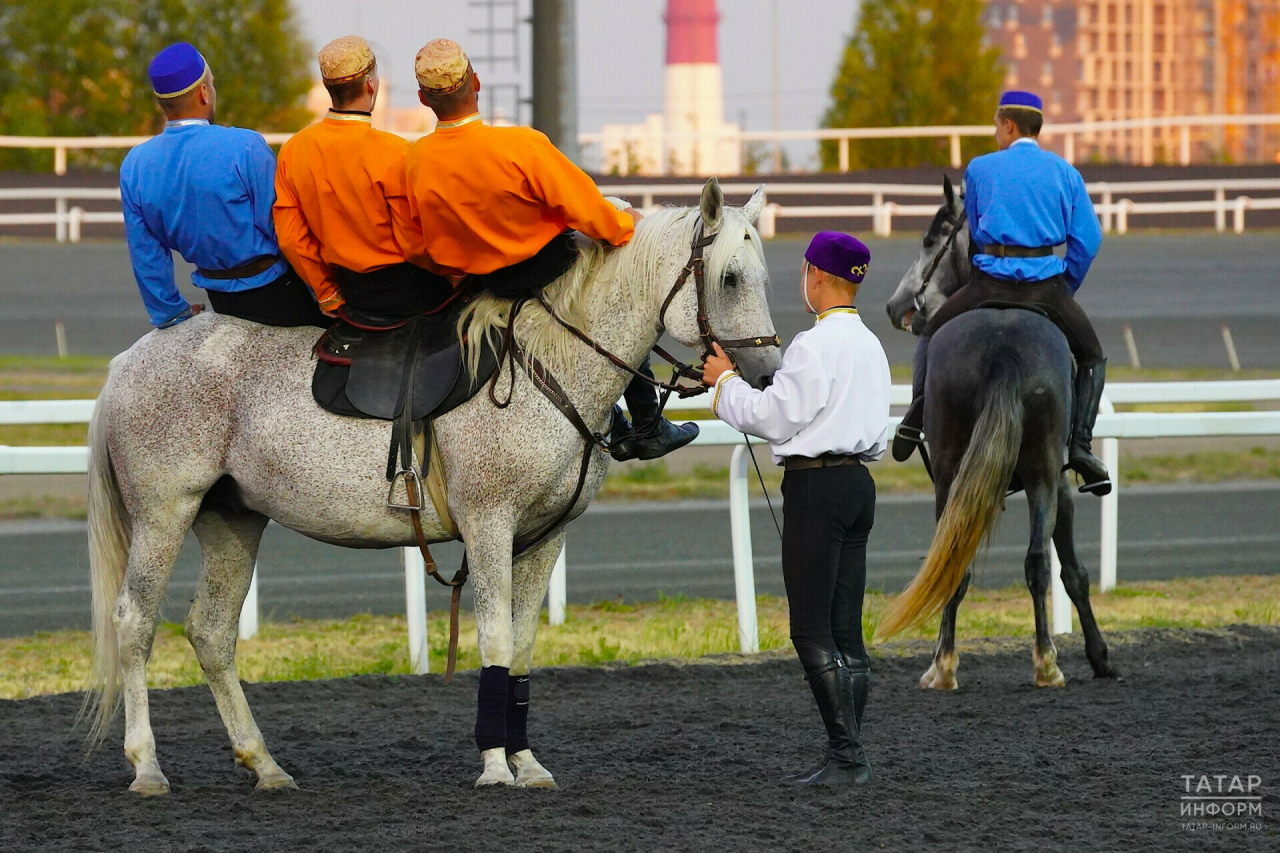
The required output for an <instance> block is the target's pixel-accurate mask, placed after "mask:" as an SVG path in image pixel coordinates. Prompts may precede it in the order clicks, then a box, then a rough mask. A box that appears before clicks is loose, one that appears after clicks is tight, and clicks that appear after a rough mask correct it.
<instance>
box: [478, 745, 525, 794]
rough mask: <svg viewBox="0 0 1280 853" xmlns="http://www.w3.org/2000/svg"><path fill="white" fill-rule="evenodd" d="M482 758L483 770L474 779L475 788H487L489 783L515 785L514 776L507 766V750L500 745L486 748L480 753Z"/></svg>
mask: <svg viewBox="0 0 1280 853" xmlns="http://www.w3.org/2000/svg"><path fill="white" fill-rule="evenodd" d="M480 757H481V758H483V759H484V772H483V773H481V774H480V778H479V779H477V780H476V785H475V786H476V787H477V788H488V787H489V786H490V785H515V783H516V777H515V776H513V775H512V774H511V769H510V768H509V767H507V751H506V750H505V749H503V748H502V747H497V748H496V749H486V750H485V751H484V752H482V753H480Z"/></svg>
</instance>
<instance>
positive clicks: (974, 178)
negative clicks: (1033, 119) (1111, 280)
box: [964, 138, 1102, 293]
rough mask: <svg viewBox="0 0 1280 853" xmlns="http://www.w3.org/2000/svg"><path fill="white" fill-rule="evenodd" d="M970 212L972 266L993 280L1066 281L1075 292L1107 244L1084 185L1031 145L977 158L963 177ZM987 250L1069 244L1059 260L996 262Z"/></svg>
mask: <svg viewBox="0 0 1280 853" xmlns="http://www.w3.org/2000/svg"><path fill="white" fill-rule="evenodd" d="M964 182H965V192H964V209H965V211H966V212H967V213H968V214H969V233H970V235H971V236H972V238H973V241H974V243H975V244H977V246H978V252H979V254H977V255H975V256H974V258H973V263H974V266H976V267H977V268H978V269H980V270H982V271H983V272H985V273H986V274H987V275H990V276H992V277H994V278H1004V279H1013V280H1015V281H1043V280H1044V279H1046V278H1053V277H1054V276H1055V275H1062V276H1063V278H1065V279H1066V282H1067V286H1068V287H1070V288H1071V292H1072V293H1075V292H1076V291H1077V290H1079V289H1080V285H1081V284H1082V283H1084V277H1085V273H1087V272H1088V271H1089V265H1090V264H1092V263H1093V259H1094V258H1095V257H1097V254H1098V247H1099V246H1101V245H1102V227H1101V226H1100V225H1099V224H1098V215H1097V214H1096V213H1094V210H1093V202H1092V201H1090V200H1089V193H1088V191H1086V190H1085V187H1084V178H1082V177H1081V176H1080V172H1079V171H1077V170H1076V168H1075V167H1074V166H1072V165H1071V164H1070V163H1068V162H1067V161H1066V160H1063V159H1062V158H1061V157H1059V156H1058V155H1057V154H1053V153H1051V152H1049V151H1043V150H1041V148H1040V146H1039V145H1038V144H1037V143H1036V142H1035V140H1033V139H1026V138H1024V139H1019V140H1017V141H1016V142H1014V143H1013V144H1012V145H1010V146H1009V147H1008V148H1007V149H1006V150H1004V151H997V152H995V153H994V154H984V155H982V156H981V157H975V158H974V159H973V160H972V161H971V162H970V163H969V168H968V169H966V170H965V174H964ZM989 243H998V244H1001V245H1005V246H1026V247H1028V248H1033V249H1034V248H1039V247H1042V246H1057V245H1060V244H1062V243H1066V244H1067V255H1066V257H1065V258H1059V257H1057V256H1056V255H1049V256H1047V257H1043V258H997V257H995V256H994V255H985V254H981V247H982V246H983V245H986V244H989Z"/></svg>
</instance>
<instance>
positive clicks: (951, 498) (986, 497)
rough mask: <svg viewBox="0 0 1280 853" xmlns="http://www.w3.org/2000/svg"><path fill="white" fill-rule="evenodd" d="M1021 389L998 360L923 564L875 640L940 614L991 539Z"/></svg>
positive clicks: (1012, 371)
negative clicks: (983, 544)
mask: <svg viewBox="0 0 1280 853" xmlns="http://www.w3.org/2000/svg"><path fill="white" fill-rule="evenodd" d="M1021 385H1022V378H1021V371H1020V369H1019V366H1018V363H1017V361H1016V360H1014V359H1007V360H1006V359H1004V358H1001V359H999V360H998V361H997V362H996V364H995V367H994V368H993V370H992V372H991V379H990V382H989V383H988V385H987V388H986V393H985V395H984V400H983V404H982V410H981V412H980V413H979V415H978V422H977V423H976V424H975V425H974V428H973V435H972V437H970V439H969V446H968V448H967V449H966V450H965V452H964V458H963V459H961V460H960V469H959V471H958V472H957V473H956V477H955V480H954V481H952V483H951V491H950V494H949V495H948V496H947V505H946V508H945V509H943V511H942V518H940V519H939V520H938V529H937V531H936V532H935V533H934V535H933V543H932V544H931V545H930V546H929V553H928V554H927V555H926V556H925V558H924V565H922V566H921V567H920V571H919V572H918V573H916V576H915V578H914V579H913V580H912V581H911V583H910V585H908V586H907V588H906V589H905V590H903V592H902V594H901V595H900V596H898V598H897V599H895V600H894V602H893V603H892V604H891V605H890V606H889V609H888V611H886V612H885V614H884V617H883V618H882V619H881V620H880V625H879V627H878V628H877V631H876V633H877V634H878V635H879V636H880V637H881V638H885V637H890V636H893V635H894V634H897V633H898V632H900V631H904V630H906V629H908V628H913V627H915V626H917V625H920V624H921V623H923V622H924V621H926V620H927V619H929V618H930V617H932V616H933V615H934V614H936V613H937V612H938V611H940V610H942V608H943V607H944V606H946V604H947V602H948V601H950V600H951V596H953V595H954V594H955V591H956V590H957V589H958V588H959V587H960V582H961V581H962V580H963V579H964V573H965V570H966V569H967V568H968V566H969V563H970V562H972V561H973V557H974V555H975V554H976V553H977V551H978V547H979V545H981V544H982V542H983V540H984V539H986V538H987V537H989V536H990V535H991V532H992V529H993V527H994V526H995V521H996V518H997V516H998V515H999V513H1000V510H1001V507H1002V506H1003V505H1004V495H1005V491H1006V489H1007V488H1008V486H1009V478H1010V477H1011V476H1012V475H1013V469H1014V466H1015V465H1017V462H1018V453H1019V449H1020V448H1021V446H1022V420H1023V411H1022V398H1021V394H1020V391H1021Z"/></svg>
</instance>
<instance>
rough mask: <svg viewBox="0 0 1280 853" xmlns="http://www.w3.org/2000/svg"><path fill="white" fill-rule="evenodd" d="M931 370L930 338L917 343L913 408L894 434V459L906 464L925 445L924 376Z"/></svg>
mask: <svg viewBox="0 0 1280 853" xmlns="http://www.w3.org/2000/svg"><path fill="white" fill-rule="evenodd" d="M928 368H929V336H928V335H921V336H920V339H919V340H917V341H916V357H915V361H914V363H913V364H912V366H911V406H910V407H909V408H908V409H907V412H906V414H904V415H903V416H902V423H900V424H898V430H897V432H895V433H894V434H893V458H894V459H896V460H897V461H899V462H906V461H907V460H908V459H910V458H911V454H912V453H915V452H916V447H918V446H919V445H921V444H924V376H925V372H926V371H927V370H928Z"/></svg>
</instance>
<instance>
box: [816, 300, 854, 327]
mask: <svg viewBox="0 0 1280 853" xmlns="http://www.w3.org/2000/svg"><path fill="white" fill-rule="evenodd" d="M832 314H852V315H854V316H855V317H856V316H858V309H857V308H854V307H853V306H852V305H837V306H836V307H835V308H828V309H827V310H826V311H823V312H822V313H821V314H819V315H818V316H817V317H815V318H814V320H813V324H814V325H815V326H816V325H817V324H818V323H821V322H822V321H823V320H825V319H827V318H828V317H830V316H831V315H832Z"/></svg>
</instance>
